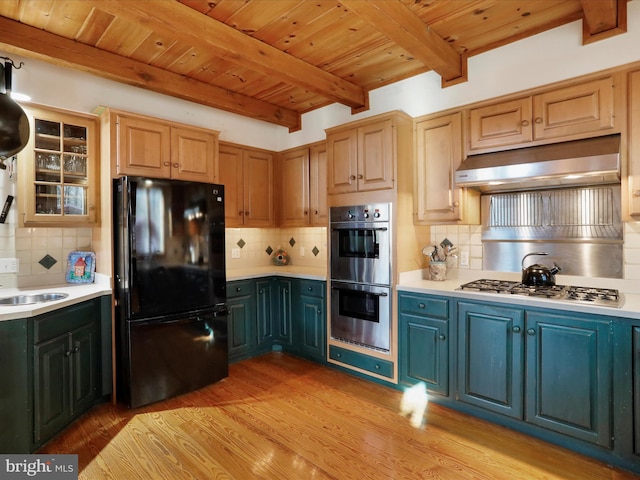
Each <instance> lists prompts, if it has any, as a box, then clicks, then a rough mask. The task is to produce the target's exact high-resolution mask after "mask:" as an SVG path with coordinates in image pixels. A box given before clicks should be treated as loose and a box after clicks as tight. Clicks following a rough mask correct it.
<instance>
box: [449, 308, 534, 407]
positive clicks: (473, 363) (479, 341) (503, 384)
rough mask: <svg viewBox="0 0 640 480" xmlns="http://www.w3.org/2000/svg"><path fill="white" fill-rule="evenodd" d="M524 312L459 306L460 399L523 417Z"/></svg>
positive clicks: (458, 384)
mask: <svg viewBox="0 0 640 480" xmlns="http://www.w3.org/2000/svg"><path fill="white" fill-rule="evenodd" d="M523 326H524V311H523V310H521V309H518V308H509V307H501V306H497V305H492V304H480V303H472V302H459V303H458V372H457V388H458V391H457V395H458V399H459V400H461V401H463V402H466V403H469V404H471V405H476V406H479V407H482V408H485V409H487V410H491V411H494V412H498V413H501V414H503V415H507V416H509V417H514V418H519V419H521V418H522V416H523V388H524V383H523V380H524V379H523V377H524V369H523V360H524V359H523V355H524V349H523V344H524V342H523V339H522V330H523Z"/></svg>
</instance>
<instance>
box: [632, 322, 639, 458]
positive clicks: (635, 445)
mask: <svg viewBox="0 0 640 480" xmlns="http://www.w3.org/2000/svg"><path fill="white" fill-rule="evenodd" d="M632 331H633V333H632V335H633V359H632V362H633V412H634V415H633V419H634V421H633V453H634V454H635V455H638V456H640V327H633V330H632ZM638 461H639V462H640V458H639V459H638Z"/></svg>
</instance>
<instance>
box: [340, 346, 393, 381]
mask: <svg viewBox="0 0 640 480" xmlns="http://www.w3.org/2000/svg"><path fill="white" fill-rule="evenodd" d="M329 358H330V359H331V360H335V361H337V362H340V363H344V364H346V365H351V366H352V367H356V368H359V369H361V370H366V371H367V372H370V373H375V374H376V375H382V376H383V377H387V378H393V362H389V361H387V360H382V359H380V358H377V357H371V356H369V355H365V354H363V353H359V352H354V351H353V350H347V349H345V348H340V347H336V346H335V345H331V346H329Z"/></svg>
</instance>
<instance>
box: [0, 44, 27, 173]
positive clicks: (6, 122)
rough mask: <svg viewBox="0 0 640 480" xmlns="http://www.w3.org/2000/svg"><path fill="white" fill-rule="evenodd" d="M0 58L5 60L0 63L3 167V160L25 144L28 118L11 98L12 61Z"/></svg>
mask: <svg viewBox="0 0 640 480" xmlns="http://www.w3.org/2000/svg"><path fill="white" fill-rule="evenodd" d="M0 58H1V59H3V60H5V64H4V65H0V168H2V169H5V168H6V166H5V165H4V160H5V159H7V158H10V157H12V156H14V155H15V154H17V153H18V152H20V151H21V150H22V149H23V148H24V147H25V146H26V145H27V142H28V140H29V120H28V119H27V115H26V113H24V110H22V107H20V105H18V104H17V103H16V102H15V101H14V100H13V99H12V98H11V70H12V68H13V61H12V60H11V59H9V58H7V57H0ZM21 66H22V63H21V64H20V67H21ZM20 67H17V68H20Z"/></svg>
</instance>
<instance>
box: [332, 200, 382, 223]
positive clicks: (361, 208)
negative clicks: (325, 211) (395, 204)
mask: <svg viewBox="0 0 640 480" xmlns="http://www.w3.org/2000/svg"><path fill="white" fill-rule="evenodd" d="M329 215H330V220H329V221H330V222H331V223H335V222H388V221H389V220H390V217H391V204H389V203H371V204H368V205H352V206H349V207H331V209H330V212H329Z"/></svg>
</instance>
